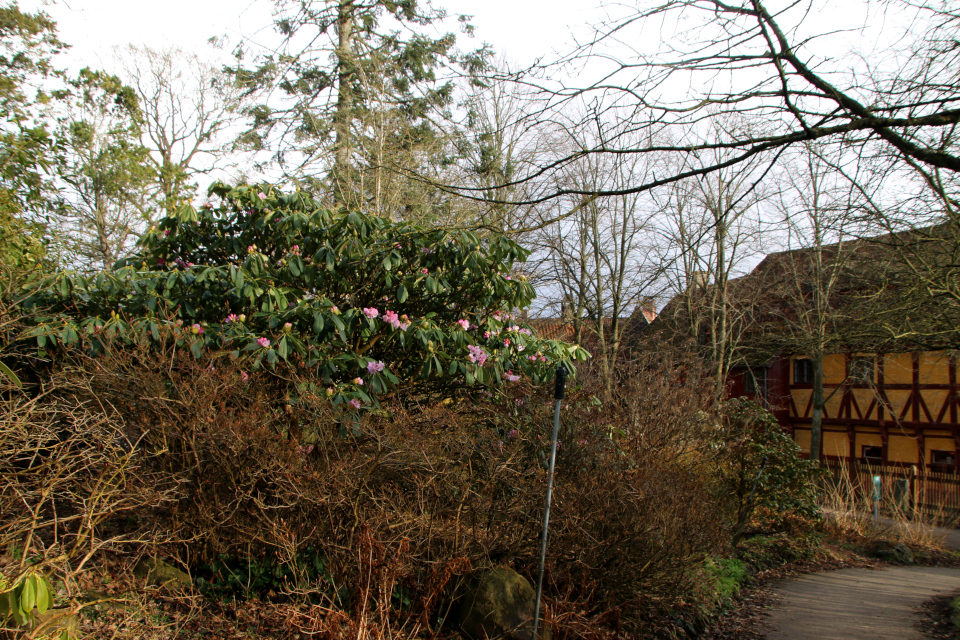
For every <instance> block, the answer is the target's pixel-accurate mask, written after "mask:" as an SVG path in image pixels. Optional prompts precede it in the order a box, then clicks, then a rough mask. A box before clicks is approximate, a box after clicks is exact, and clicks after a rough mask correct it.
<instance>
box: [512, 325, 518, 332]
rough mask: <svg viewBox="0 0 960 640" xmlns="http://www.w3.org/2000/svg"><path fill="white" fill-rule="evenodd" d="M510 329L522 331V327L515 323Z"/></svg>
mask: <svg viewBox="0 0 960 640" xmlns="http://www.w3.org/2000/svg"><path fill="white" fill-rule="evenodd" d="M510 331H520V327H518V326H517V325H513V326H512V327H510Z"/></svg>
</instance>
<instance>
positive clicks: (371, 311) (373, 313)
mask: <svg viewBox="0 0 960 640" xmlns="http://www.w3.org/2000/svg"><path fill="white" fill-rule="evenodd" d="M363 315H365V316H367V317H368V318H370V319H373V318H376V317H377V316H379V315H380V312H379V311H378V310H377V309H376V308H374V307H368V308H366V309H364V310H363Z"/></svg>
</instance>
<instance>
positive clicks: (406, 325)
mask: <svg viewBox="0 0 960 640" xmlns="http://www.w3.org/2000/svg"><path fill="white" fill-rule="evenodd" d="M409 327H410V323H409V322H401V323H400V327H399V328H400V331H406V330H407V328H409Z"/></svg>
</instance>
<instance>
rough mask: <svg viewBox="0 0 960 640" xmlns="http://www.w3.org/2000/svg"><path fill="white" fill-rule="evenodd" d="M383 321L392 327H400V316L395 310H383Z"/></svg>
mask: <svg viewBox="0 0 960 640" xmlns="http://www.w3.org/2000/svg"><path fill="white" fill-rule="evenodd" d="M383 321H384V322H386V323H387V324H388V325H390V326H391V327H393V328H394V329H399V328H400V316H398V315H397V312H396V311H390V310H389V309H388V310H386V311H384V312H383Z"/></svg>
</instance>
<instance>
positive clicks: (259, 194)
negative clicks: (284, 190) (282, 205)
mask: <svg viewBox="0 0 960 640" xmlns="http://www.w3.org/2000/svg"><path fill="white" fill-rule="evenodd" d="M257 197H258V198H260V199H261V200H266V199H267V194H265V193H264V192H263V191H261V192H260V193H258V194H257Z"/></svg>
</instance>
